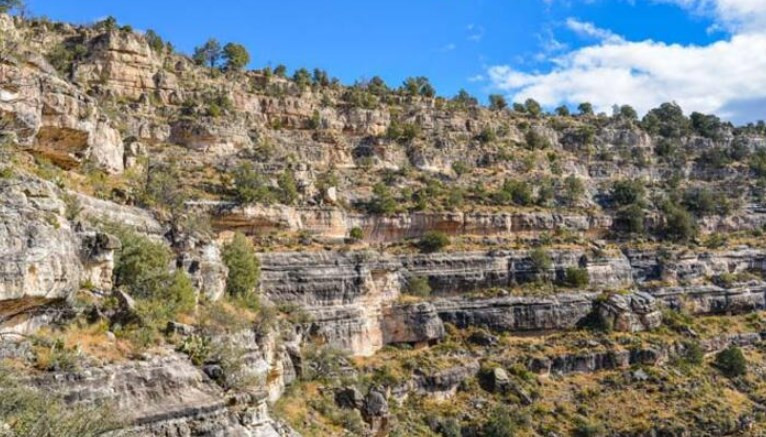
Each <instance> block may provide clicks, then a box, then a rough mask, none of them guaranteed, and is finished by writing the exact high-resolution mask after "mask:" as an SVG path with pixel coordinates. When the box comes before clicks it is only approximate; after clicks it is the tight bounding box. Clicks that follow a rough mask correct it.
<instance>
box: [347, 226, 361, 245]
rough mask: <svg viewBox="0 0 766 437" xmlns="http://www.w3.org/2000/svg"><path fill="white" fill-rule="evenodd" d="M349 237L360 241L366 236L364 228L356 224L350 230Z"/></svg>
mask: <svg viewBox="0 0 766 437" xmlns="http://www.w3.org/2000/svg"><path fill="white" fill-rule="evenodd" d="M349 237H351V238H352V239H354V240H356V241H359V240H361V239H363V238H364V231H362V228H360V227H359V226H354V227H353V228H351V231H350V232H349Z"/></svg>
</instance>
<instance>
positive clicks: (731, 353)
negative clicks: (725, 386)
mask: <svg viewBox="0 0 766 437" xmlns="http://www.w3.org/2000/svg"><path fill="white" fill-rule="evenodd" d="M715 366H716V367H717V368H718V369H719V370H720V371H721V372H722V373H723V374H724V375H726V376H727V377H729V378H736V377H738V376H742V375H744V374H745V373H747V360H746V359H745V355H744V354H743V353H742V350H741V349H740V348H738V347H737V346H729V347H728V348H726V349H724V350H722V351H721V352H718V353H717V354H716V356H715Z"/></svg>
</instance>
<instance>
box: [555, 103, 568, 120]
mask: <svg viewBox="0 0 766 437" xmlns="http://www.w3.org/2000/svg"><path fill="white" fill-rule="evenodd" d="M555 111H556V115H558V116H559V117H567V116H569V108H567V107H566V105H561V106H559V107H558V108H556V109H555Z"/></svg>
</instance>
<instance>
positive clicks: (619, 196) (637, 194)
mask: <svg viewBox="0 0 766 437" xmlns="http://www.w3.org/2000/svg"><path fill="white" fill-rule="evenodd" d="M644 192H645V190H644V184H643V183H642V182H641V181H639V180H636V179H633V180H630V179H624V180H619V181H616V182H615V183H614V184H613V185H612V192H611V197H612V201H613V202H614V203H616V204H617V205H619V206H627V205H632V204H637V203H640V202H641V201H642V200H643V198H644Z"/></svg>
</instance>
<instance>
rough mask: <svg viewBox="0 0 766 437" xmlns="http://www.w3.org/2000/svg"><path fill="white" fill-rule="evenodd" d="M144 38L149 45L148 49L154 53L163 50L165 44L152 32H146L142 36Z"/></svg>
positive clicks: (150, 30)
mask: <svg viewBox="0 0 766 437" xmlns="http://www.w3.org/2000/svg"><path fill="white" fill-rule="evenodd" d="M144 38H145V39H146V43H147V44H149V47H150V48H151V49H152V50H154V51H155V52H157V53H160V52H162V50H164V49H165V42H164V41H163V40H162V37H161V36H160V35H159V34H157V32H155V31H154V30H152V29H149V30H147V31H146V33H145V34H144Z"/></svg>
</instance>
